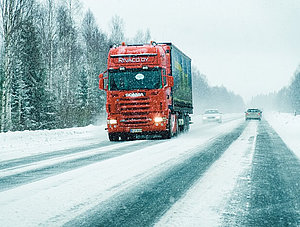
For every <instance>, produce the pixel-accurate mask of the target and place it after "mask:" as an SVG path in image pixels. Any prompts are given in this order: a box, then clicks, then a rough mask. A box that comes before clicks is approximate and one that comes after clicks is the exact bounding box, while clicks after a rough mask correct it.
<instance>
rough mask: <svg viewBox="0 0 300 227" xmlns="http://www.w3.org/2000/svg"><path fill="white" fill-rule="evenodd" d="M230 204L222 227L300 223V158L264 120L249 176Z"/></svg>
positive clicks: (292, 224)
mask: <svg viewBox="0 0 300 227" xmlns="http://www.w3.org/2000/svg"><path fill="white" fill-rule="evenodd" d="M228 204H229V205H228V207H227V209H226V211H225V212H224V216H223V217H224V218H223V223H222V226H299V225H300V161H299V159H298V158H297V157H296V156H295V154H294V153H293V152H292V151H291V150H290V149H289V148H288V147H287V146H286V144H285V143H284V142H283V141H282V139H281V138H280V137H279V136H278V134H277V133H276V132H275V131H274V130H273V129H272V127H271V126H270V125H269V124H268V123H267V121H265V120H263V121H261V123H260V124H259V127H258V135H257V140H256V148H255V153H254V157H253V160H252V163H251V167H250V168H249V171H248V174H247V177H246V178H244V179H240V184H239V185H238V186H237V187H236V189H235V192H234V193H233V195H232V198H231V200H230V202H229V203H228Z"/></svg>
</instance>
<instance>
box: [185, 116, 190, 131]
mask: <svg viewBox="0 0 300 227" xmlns="http://www.w3.org/2000/svg"><path fill="white" fill-rule="evenodd" d="M189 130H190V117H189V115H186V116H185V118H184V131H185V132H188V131H189Z"/></svg>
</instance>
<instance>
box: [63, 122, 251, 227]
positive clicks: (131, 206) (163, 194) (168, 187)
mask: <svg viewBox="0 0 300 227" xmlns="http://www.w3.org/2000/svg"><path fill="white" fill-rule="evenodd" d="M246 125H247V123H242V124H241V125H240V126H238V127H237V128H235V129H234V130H233V131H231V132H230V133H226V134H223V135H222V136H220V137H218V138H216V139H215V140H214V141H212V142H211V143H210V144H209V145H208V146H206V147H205V148H203V147H202V148H201V149H199V148H198V149H199V151H198V152H197V153H196V154H195V155H193V156H192V157H191V158H189V159H187V160H185V161H184V162H182V163H179V164H178V165H176V166H173V167H171V168H170V169H169V170H168V171H167V172H164V173H162V174H161V175H159V176H157V177H155V178H154V179H153V180H151V181H149V182H143V183H142V184H139V185H137V187H136V188H135V189H134V190H133V191H131V192H124V193H121V194H119V195H118V196H116V197H115V198H113V199H110V200H109V201H107V202H104V203H101V204H99V205H98V206H96V207H95V208H93V209H91V210H89V211H88V212H86V213H85V214H83V215H81V216H79V217H78V218H76V219H75V220H72V221H70V222H68V223H66V224H65V226H151V225H153V224H154V223H155V222H156V220H157V219H158V218H159V217H161V216H162V215H163V214H164V213H165V212H166V211H167V210H168V209H169V208H170V207H171V206H172V205H173V204H174V203H175V202H176V201H177V200H178V199H179V198H180V197H181V196H182V195H183V194H184V193H185V192H186V191H187V190H188V189H189V188H190V187H191V186H192V185H193V184H194V182H195V181H197V180H198V179H199V178H200V177H201V176H202V175H203V173H205V171H206V170H207V169H208V168H209V167H210V166H211V165H212V164H213V163H214V162H215V161H216V160H218V159H219V157H220V156H221V155H222V154H223V153H224V152H225V151H226V150H227V148H228V147H229V146H230V145H231V144H232V143H233V142H234V141H235V140H236V139H237V138H238V137H239V136H240V135H241V133H242V132H243V130H244V128H245V127H246Z"/></svg>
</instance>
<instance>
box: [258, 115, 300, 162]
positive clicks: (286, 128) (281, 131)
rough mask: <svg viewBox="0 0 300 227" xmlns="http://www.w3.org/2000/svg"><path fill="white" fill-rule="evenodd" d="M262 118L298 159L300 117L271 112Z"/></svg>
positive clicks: (299, 151) (299, 149)
mask: <svg viewBox="0 0 300 227" xmlns="http://www.w3.org/2000/svg"><path fill="white" fill-rule="evenodd" d="M264 117H265V119H266V120H267V121H268V122H269V124H270V125H271V126H272V127H273V129H274V130H275V131H276V132H277V133H278V135H279V136H280V137H281V139H282V140H283V141H284V142H285V144H286V145H287V146H288V147H289V148H290V149H291V150H292V151H293V152H294V153H295V154H296V155H297V157H298V158H299V159H300V115H297V116H294V115H293V114H292V113H277V112H273V113H266V114H264Z"/></svg>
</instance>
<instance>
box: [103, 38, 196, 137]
mask: <svg viewBox="0 0 300 227" xmlns="http://www.w3.org/2000/svg"><path fill="white" fill-rule="evenodd" d="M99 79H100V80H99V88H100V89H101V90H105V91H106V111H107V130H108V137H109V139H110V140H111V141H117V140H128V139H135V138H139V137H143V136H145V135H156V136H160V137H161V138H165V139H167V138H171V137H172V136H173V135H176V134H177V133H179V132H184V131H188V130H189V124H190V116H189V114H192V113H193V102H192V75H191V59H190V58H189V57H187V56H186V55H185V54H184V53H182V52H181V51H180V50H179V49H178V48H176V47H175V46H174V45H173V44H172V43H155V42H151V43H150V44H145V45H125V43H122V44H121V45H119V46H116V45H114V46H112V47H111V48H110V51H109V54H108V62H107V71H105V72H104V73H103V74H100V76H99Z"/></svg>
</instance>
